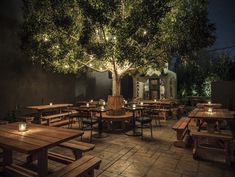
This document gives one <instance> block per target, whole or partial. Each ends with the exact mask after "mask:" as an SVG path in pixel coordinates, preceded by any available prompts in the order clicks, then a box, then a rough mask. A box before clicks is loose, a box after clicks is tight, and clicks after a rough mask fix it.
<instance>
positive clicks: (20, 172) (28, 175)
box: [4, 164, 38, 177]
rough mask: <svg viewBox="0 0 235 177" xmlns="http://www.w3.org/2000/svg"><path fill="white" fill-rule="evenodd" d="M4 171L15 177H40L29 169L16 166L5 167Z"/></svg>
mask: <svg viewBox="0 0 235 177" xmlns="http://www.w3.org/2000/svg"><path fill="white" fill-rule="evenodd" d="M4 170H5V171H6V172H7V173H9V174H11V175H12V176H14V177H36V176H38V175H37V173H36V172H34V171H31V170H29V169H26V168H24V167H21V166H19V165H16V164H11V165H8V166H6V167H4Z"/></svg>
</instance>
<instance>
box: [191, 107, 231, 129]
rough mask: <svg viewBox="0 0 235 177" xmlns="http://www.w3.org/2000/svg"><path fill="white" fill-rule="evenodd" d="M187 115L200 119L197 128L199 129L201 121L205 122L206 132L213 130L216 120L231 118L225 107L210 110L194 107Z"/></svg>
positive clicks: (228, 119)
mask: <svg viewBox="0 0 235 177" xmlns="http://www.w3.org/2000/svg"><path fill="white" fill-rule="evenodd" d="M188 117H189V118H194V119H198V120H200V121H201V123H200V124H199V128H198V130H199V131H200V129H201V125H202V123H203V122H206V123H207V130H208V132H213V131H214V130H215V124H216V122H217V121H222V120H225V121H230V120H232V119H233V115H232V114H231V113H230V112H229V111H228V110H227V109H213V111H212V112H208V111H207V110H205V109H199V108H195V109H194V110H193V111H191V112H190V113H189V115H188Z"/></svg>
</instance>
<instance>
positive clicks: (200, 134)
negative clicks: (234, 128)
mask: <svg viewBox="0 0 235 177" xmlns="http://www.w3.org/2000/svg"><path fill="white" fill-rule="evenodd" d="M192 136H196V137H205V138H216V139H223V140H232V139H233V136H232V135H228V134H222V133H208V132H192Z"/></svg>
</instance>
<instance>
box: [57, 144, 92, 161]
mask: <svg viewBox="0 0 235 177" xmlns="http://www.w3.org/2000/svg"><path fill="white" fill-rule="evenodd" d="M59 146H60V147H64V148H68V149H71V150H72V151H73V154H74V156H75V159H76V160H77V159H79V158H81V157H82V153H83V152H88V151H90V150H93V149H94V148H95V145H94V144H90V143H85V142H81V141H77V140H70V141H67V142H64V143H61V144H60V145H59Z"/></svg>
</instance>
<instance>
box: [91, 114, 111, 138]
mask: <svg viewBox="0 0 235 177" xmlns="http://www.w3.org/2000/svg"><path fill="white" fill-rule="evenodd" d="M107 136H108V135H107V134H104V133H103V122H102V112H100V117H99V120H98V134H95V135H94V137H95V138H105V137H107Z"/></svg>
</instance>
